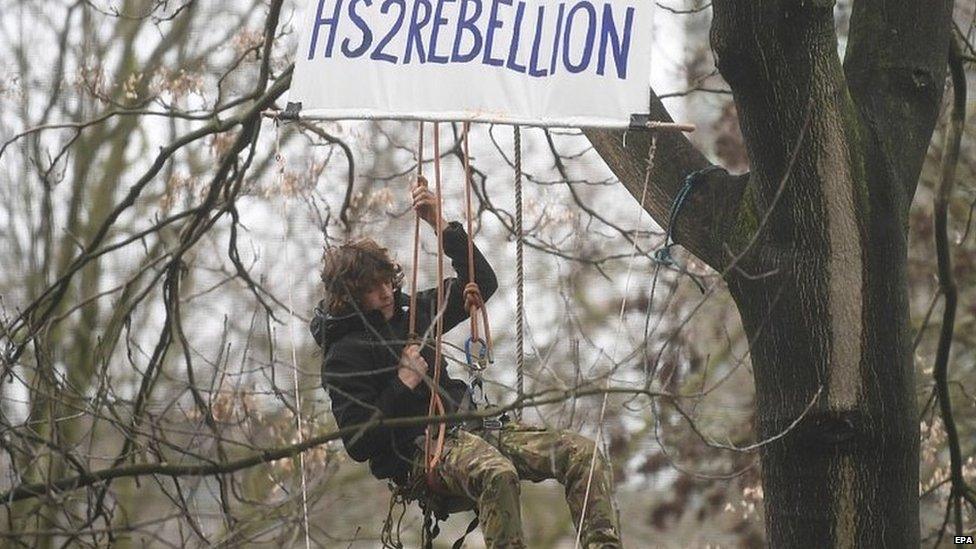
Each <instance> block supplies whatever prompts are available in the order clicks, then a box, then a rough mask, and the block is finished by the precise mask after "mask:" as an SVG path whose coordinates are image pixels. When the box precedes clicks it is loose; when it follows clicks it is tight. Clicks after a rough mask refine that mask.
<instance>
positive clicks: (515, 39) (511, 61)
mask: <svg viewBox="0 0 976 549" xmlns="http://www.w3.org/2000/svg"><path fill="white" fill-rule="evenodd" d="M523 15H525V2H519V5H518V8H517V9H516V10H515V30H514V31H513V32H514V34H513V35H512V46H511V47H510V48H508V62H507V63H505V66H506V67H508V68H509V69H512V70H513V71H515V72H525V65H519V64H518V63H516V62H515V56H516V55H518V47H519V35H520V34H522V16H523Z"/></svg>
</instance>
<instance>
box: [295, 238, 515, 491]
mask: <svg viewBox="0 0 976 549" xmlns="http://www.w3.org/2000/svg"><path fill="white" fill-rule="evenodd" d="M443 240H444V252H445V254H446V255H447V256H448V257H449V258H450V259H451V263H452V265H453V267H454V270H455V271H456V272H457V273H458V274H459V275H460V276H459V277H456V278H449V279H447V280H445V281H444V287H445V295H446V296H447V307H446V309H445V312H444V331H445V332H447V331H448V330H450V329H451V328H453V327H455V326H457V325H458V324H460V323H461V322H463V321H464V320H465V319H467V317H468V314H467V312H466V311H465V310H464V295H463V294H464V285H465V284H466V283H467V279H468V255H467V245H468V238H467V234H466V233H465V232H464V230H463V229H462V228H461V224H460V223H457V222H452V223H450V224H448V226H447V227H446V228H445V230H444V237H443ZM474 262H475V280H476V281H477V283H478V285H479V287H480V288H481V293H482V296H483V297H484V298H485V300H487V299H488V298H489V297H490V296H491V295H492V294H493V293H494V292H495V290H496V289H497V288H498V281H497V280H496V278H495V273H494V271H493V270H492V268H491V266H490V265H489V264H488V261H487V260H485V258H484V256H482V255H481V252H480V251H479V250H478V249H477V248H475V253H474ZM409 303H410V299H409V297H408V296H407V295H405V294H403V293H402V292H397V295H396V307H395V308H394V313H393V318H391V319H390V321H389V322H387V321H386V320H385V319H384V318H383V314H382V312H380V311H371V312H369V313H365V314H363V313H359V312H357V313H353V314H350V315H346V316H341V317H335V316H331V315H329V314H326V313H325V312H324V311H322V308H321V306H320V307H319V308H317V309H316V311H315V316H314V318H313V319H312V322H311V325H310V328H311V331H312V335H313V336H314V337H315V341H316V342H317V343H318V344H319V346H320V347H322V349H323V351H324V352H325V357H324V359H323V362H322V386H323V387H325V389H326V390H327V391H328V392H329V397H330V398H331V400H332V413H333V415H334V416H335V419H336V423H337V424H338V426H339V428H345V427H350V426H354V425H360V424H364V423H367V422H368V421H370V420H371V419H374V418H376V417H385V418H391V417H418V416H421V417H422V416H426V415H427V410H428V406H429V402H430V390H429V389H428V388H427V385H426V384H425V383H423V382H422V383H420V384H419V385H417V387H416V388H414V389H410V388H409V387H407V386H406V385H404V384H403V382H402V381H400V378H399V377H398V376H397V364H398V363H399V359H400V353H401V351H402V350H403V346H404V343H405V342H406V340H407V336H408V333H407V332H408V330H409V311H408V308H409ZM436 307H437V293H436V289H430V290H425V291H423V292H418V294H417V333H418V334H419V335H420V336H421V337H422V336H423V335H424V334H425V333H426V332H427V330H428V327H429V326H430V323H431V320H432V319H433V318H434V315H435V314H436ZM433 333H434V332H433V329H431V330H430V334H429V338H428V345H425V346H424V348H423V349H422V350H421V356H423V357H424V359H426V360H427V364H428V365H432V364H434V348H433ZM446 366H447V362H446V361H445V360H443V358H442V359H441V364H440V368H441V373H440V386H441V387H442V389H443V392H442V400H443V402H444V407H445V408H446V409H447V412H448V413H450V412H451V411H453V410H455V409H456V408H457V405H458V404H459V403H460V402H461V400H462V399H463V398H464V395H465V394H466V393H467V391H468V386H467V384H466V383H464V382H463V381H461V380H458V379H454V378H452V377H450V376H449V375H448V374H447V370H446ZM429 375H431V376H433V370H432V369H431V370H429ZM423 434H424V427H423V426H414V427H399V428H392V427H383V426H380V427H373V428H371V429H367V430H365V431H357V432H356V433H353V434H349V435H346V436H344V437H343V439H342V442H343V444H344V445H345V447H346V451H347V452H348V453H349V455H350V457H352V458H353V459H354V460H356V461H366V460H369V467H370V471H372V473H373V475H374V476H375V477H377V478H380V479H384V478H392V479H393V480H395V481H397V482H403V481H404V480H406V477H407V474H408V473H409V468H410V463H411V461H412V460H413V458H414V456H415V454H416V452H417V447H416V445H415V444H414V439H415V438H416V437H417V436H419V435H423Z"/></svg>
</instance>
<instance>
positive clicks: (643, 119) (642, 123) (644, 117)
mask: <svg viewBox="0 0 976 549" xmlns="http://www.w3.org/2000/svg"><path fill="white" fill-rule="evenodd" d="M627 130H628V131H629V130H635V131H648V130H662V131H678V132H693V131H695V125H694V124H679V123H677V122H661V121H659V120H651V115H650V114H642V113H635V114H631V115H630V126H629V127H628V128H627Z"/></svg>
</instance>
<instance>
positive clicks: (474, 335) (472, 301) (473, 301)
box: [463, 122, 491, 356]
mask: <svg viewBox="0 0 976 549" xmlns="http://www.w3.org/2000/svg"><path fill="white" fill-rule="evenodd" d="M470 131H471V123H470V122H465V123H464V134H463V143H464V199H465V215H466V216H467V222H468V283H467V285H465V287H464V308H465V310H466V311H467V312H468V317H470V319H471V340H472V341H478V339H479V337H478V314H477V313H478V312H479V311H480V312H481V319H482V321H483V323H484V326H485V346H486V348H487V350H488V355H489V356H491V329H490V327H489V325H488V310H487V309H485V300H484V298H483V297H482V296H481V288H479V287H478V284H477V282H475V280H474V213H473V212H472V207H471V187H472V186H473V185H474V181H473V180H472V178H471V166H470V156H469V154H468V133H470Z"/></svg>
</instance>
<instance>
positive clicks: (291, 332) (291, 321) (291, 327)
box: [271, 120, 312, 549]
mask: <svg viewBox="0 0 976 549" xmlns="http://www.w3.org/2000/svg"><path fill="white" fill-rule="evenodd" d="M280 140H281V131H280V126H279V125H278V120H275V164H276V165H277V168H278V173H277V176H276V179H277V181H276V183H277V185H276V186H277V187H279V188H280V186H281V185H280V184H281V182H282V181H284V176H285V161H284V158H282V156H281V148H280V147H281V142H280ZM290 209H291V200H290V199H289V198H288V197H285V220H286V221H285V242H284V248H285V268H286V270H287V271H288V313H289V316H288V337H289V339H290V340H291V364H292V370H293V371H292V379H293V380H294V388H295V423H296V427H297V429H298V443H299V444H301V443H302V442H305V433H304V432H303V430H302V394H301V390H300V387H299V383H298V375H299V373H298V348H297V345H295V341H296V339H295V299H294V291H293V289H294V287H295V280H294V277H295V270H294V269H292V268H289V266H290V264H291V262H290V260H289V257H288V240H289V237H290V236H291V222H290V221H289V220H290V219H291V215H289V214H290V212H289V210H290ZM271 367H272V368H273V367H274V365H273V364H272V365H271ZM298 469H299V474H300V475H301V477H302V529H303V530H304V533H305V549H310V548H311V546H312V544H311V540H310V539H309V534H308V486H307V485H306V481H305V452H300V453H299V454H298Z"/></svg>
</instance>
